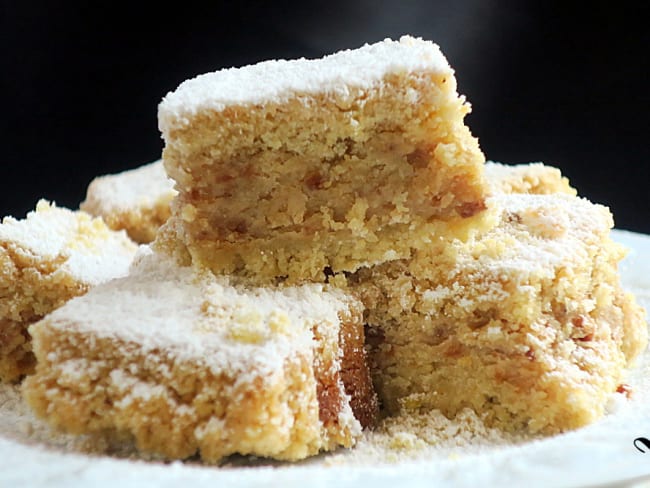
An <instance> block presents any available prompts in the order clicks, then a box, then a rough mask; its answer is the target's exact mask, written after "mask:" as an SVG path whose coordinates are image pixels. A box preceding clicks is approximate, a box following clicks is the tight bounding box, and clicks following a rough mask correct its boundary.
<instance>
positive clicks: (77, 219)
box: [0, 200, 137, 381]
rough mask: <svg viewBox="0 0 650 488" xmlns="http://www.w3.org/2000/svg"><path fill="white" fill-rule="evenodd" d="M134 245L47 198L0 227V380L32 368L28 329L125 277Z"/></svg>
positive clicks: (11, 377) (9, 219) (97, 220)
mask: <svg viewBox="0 0 650 488" xmlns="http://www.w3.org/2000/svg"><path fill="white" fill-rule="evenodd" d="M136 249H137V246H136V245H135V244H134V243H133V242H132V241H131V240H130V239H129V238H128V237H127V236H126V234H125V233H124V232H115V231H112V230H111V229H109V228H108V227H107V226H106V224H105V223H104V222H103V221H102V220H101V219H93V218H92V217H91V216H90V215H88V214H87V213H85V212H79V211H77V212H74V211H71V210H68V209H65V208H58V207H56V206H55V205H54V204H50V203H48V202H46V201H45V200H41V201H39V202H38V204H37V206H36V210H35V211H34V212H30V213H29V214H27V217H26V218H25V219H22V220H16V219H14V218H12V217H5V218H4V219H3V220H2V223H1V224H0V380H2V381H15V380H18V379H19V378H20V377H21V376H23V375H25V374H27V373H30V372H31V371H32V369H33V367H34V355H33V354H32V352H31V351H32V347H31V340H30V336H29V333H28V332H27V327H28V326H29V325H30V324H32V323H33V322H36V321H37V320H39V319H41V318H42V317H43V316H45V315H47V314H48V313H50V312H51V311H52V310H54V309H56V308H58V307H60V306H61V305H63V304H64V303H65V302H66V301H68V300H69V299H71V298H72V297H75V296H78V295H82V294H83V293H85V292H86V291H87V290H88V289H89V288H90V287H92V286H94V285H97V284H99V283H102V282H104V281H107V280H110V279H112V278H115V277H118V276H122V275H125V274H126V273H127V272H128V268H129V265H130V263H131V260H132V258H133V256H134V254H135V251H136Z"/></svg>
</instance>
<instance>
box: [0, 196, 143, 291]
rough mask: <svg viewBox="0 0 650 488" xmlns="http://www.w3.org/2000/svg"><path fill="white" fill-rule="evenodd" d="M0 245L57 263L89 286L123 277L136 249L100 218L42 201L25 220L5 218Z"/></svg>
mask: <svg viewBox="0 0 650 488" xmlns="http://www.w3.org/2000/svg"><path fill="white" fill-rule="evenodd" d="M0 244H2V245H3V246H5V247H10V248H11V249H12V251H13V252H16V253H19V254H21V255H23V256H25V257H26V258H28V259H29V260H33V261H34V262H36V263H42V262H48V261H49V262H55V261H56V262H60V263H61V264H60V265H59V266H58V269H59V270H60V271H64V272H67V273H70V274H71V275H72V276H74V277H75V278H76V279H77V280H79V281H81V282H83V283H86V284H90V285H96V284H98V283H102V282H104V281H107V280H109V279H112V278H115V277H118V276H124V275H125V274H126V273H127V272H128V269H129V266H130V264H131V261H132V259H133V256H134V254H135V252H136V250H137V246H136V244H134V243H133V242H132V241H131V240H130V239H129V238H128V237H127V236H126V234H125V233H124V232H123V231H120V232H116V231H113V230H111V229H109V228H108V227H107V226H106V224H105V223H104V222H103V221H102V220H101V219H93V218H92V217H91V216H90V215H88V214H87V213H85V212H81V211H72V210H68V209H66V208H60V207H57V206H56V205H55V204H53V203H49V202H47V201H45V200H41V201H39V202H38V204H37V205H36V210H35V211H33V212H29V213H28V214H27V217H26V218H25V219H21V220H17V219H15V218H13V217H5V218H4V219H3V220H2V224H0Z"/></svg>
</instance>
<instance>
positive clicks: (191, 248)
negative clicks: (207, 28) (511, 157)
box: [158, 37, 487, 282]
mask: <svg viewBox="0 0 650 488" xmlns="http://www.w3.org/2000/svg"><path fill="white" fill-rule="evenodd" d="M468 111H469V106H468V105H467V104H466V103H465V100H464V98H463V97H461V96H459V95H458V93H457V92H456V80H455V78H454V74H453V70H452V69H451V68H450V67H449V65H448V64H447V62H446V60H445V59H444V57H443V55H442V54H441V53H440V50H439V48H438V46H436V45H435V44H433V43H431V42H426V41H422V40H419V39H414V38H411V37H404V38H402V39H400V41H389V40H386V41H384V42H380V43H377V44H373V45H366V46H364V47H362V48H359V49H357V50H353V51H342V52H340V53H336V54H333V55H331V56H327V57H325V58H323V59H319V60H304V59H302V60H293V61H269V62H264V63H260V64H257V65H254V66H247V67H244V68H236V69H230V70H223V71H218V72H215V73H209V74H206V75H202V76H199V77H197V78H195V79H193V80H189V81H186V82H184V83H183V84H181V85H180V86H179V88H178V89H177V90H176V91H174V92H173V93H170V94H168V95H167V96H166V97H165V98H164V100H163V101H162V102H161V104H160V106H159V112H158V117H159V125H160V129H161V131H162V134H163V137H164V139H165V149H164V151H163V160H164V164H165V168H166V170H167V173H168V174H169V176H170V177H171V178H172V179H174V180H175V182H176V188H177V190H178V191H179V195H178V197H177V198H176V199H175V201H174V202H173V205H172V209H173V210H172V212H173V213H172V217H171V219H172V220H173V221H175V222H172V223H170V224H169V225H170V226H171V227H173V228H174V229H178V230H179V232H165V233H164V234H163V236H164V237H165V238H170V237H173V236H176V238H177V239H178V240H179V241H180V242H178V246H179V247H185V248H187V251H188V253H189V256H190V257H191V259H192V260H193V261H194V262H196V263H198V264H200V265H206V266H207V267H209V268H210V269H212V270H213V271H215V272H217V273H236V274H238V275H245V276H248V277H249V278H250V279H255V280H258V281H262V282H263V281H270V282H272V281H274V280H277V279H282V280H287V281H288V282H299V281H303V280H312V281H318V280H322V279H324V276H323V270H324V269H326V268H329V269H332V270H334V271H354V270H355V269H357V268H358V267H359V266H362V265H365V264H368V263H375V262H382V261H385V260H389V259H396V258H399V257H407V256H409V255H410V253H411V249H412V248H422V247H426V245H427V244H428V243H429V242H430V241H431V239H432V236H437V235H441V234H445V235H449V234H451V235H457V236H459V237H463V236H464V235H465V234H466V233H467V232H468V228H470V227H471V228H476V227H480V226H481V225H483V223H482V210H483V209H484V208H485V197H486V194H487V186H486V184H485V181H484V178H483V162H484V157H483V155H482V153H481V151H480V149H479V146H478V142H477V140H476V139H475V138H474V137H473V136H472V135H471V133H470V131H469V129H468V128H467V127H466V126H465V125H464V123H463V118H464V116H465V115H466V114H467V112H468ZM161 239H162V238H161ZM160 245H161V247H164V248H169V247H173V245H174V244H173V243H171V244H170V243H169V242H167V243H165V242H162V243H160Z"/></svg>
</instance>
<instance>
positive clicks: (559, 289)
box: [337, 193, 647, 434]
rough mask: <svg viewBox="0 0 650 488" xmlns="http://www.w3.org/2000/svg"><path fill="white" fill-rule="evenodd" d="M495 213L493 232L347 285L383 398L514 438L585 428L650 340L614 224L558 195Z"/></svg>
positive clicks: (597, 210)
mask: <svg viewBox="0 0 650 488" xmlns="http://www.w3.org/2000/svg"><path fill="white" fill-rule="evenodd" d="M490 206H491V207H494V208H495V209H496V210H497V212H498V215H499V217H498V220H497V225H496V226H495V227H494V228H493V229H492V230H490V231H488V232H486V233H481V234H477V235H475V236H473V237H472V238H471V239H470V240H468V241H467V242H461V241H458V240H455V241H452V242H451V243H450V244H446V245H441V246H437V247H436V246H432V248H431V249H430V250H428V251H427V250H419V251H418V252H417V253H416V254H415V255H414V256H413V258H411V259H409V260H397V261H393V262H388V263H384V264H381V265H377V266H372V267H366V268H362V269H360V270H358V271H357V272H355V273H354V274H352V275H350V276H348V277H347V285H348V286H349V287H350V288H351V289H352V290H354V291H355V292H356V293H358V294H359V296H360V298H361V300H362V302H363V303H364V305H365V306H366V315H365V320H366V322H367V323H368V326H369V329H368V331H367V340H368V342H369V344H370V346H371V349H370V351H371V352H370V357H371V368H372V370H373V375H374V381H375V386H376V388H377V392H378V395H379V397H380V399H381V401H382V402H383V405H384V407H385V408H386V409H387V410H388V411H389V412H390V413H392V414H395V413H397V412H399V411H401V410H416V411H418V410H428V409H432V408H437V409H440V410H441V411H442V412H443V413H444V414H445V415H447V416H450V417H452V416H454V415H455V414H456V413H458V412H459V411H461V410H462V409H463V408H466V407H470V408H472V409H474V410H475V411H476V412H477V413H478V414H479V415H482V416H483V418H484V420H485V422H486V423H487V424H488V425H493V426H497V427H500V428H503V429H505V430H511V431H515V430H522V429H523V430H527V431H529V432H533V433H537V432H539V433H547V434H548V433H556V432H561V431H565V430H568V429H573V428H577V427H580V426H583V425H586V424H587V423H590V422H592V421H594V420H596V419H597V418H599V417H600V416H601V415H603V413H604V411H605V405H606V403H607V400H608V398H609V396H610V395H611V394H612V393H613V392H615V391H616V389H617V388H618V386H619V385H620V384H621V382H622V381H623V379H624V369H625V368H626V367H627V366H628V365H629V364H630V363H631V362H632V361H633V360H634V358H635V357H636V356H637V355H638V354H639V353H640V352H641V351H642V350H643V349H644V348H645V347H646V343H647V325H646V322H645V317H644V316H645V314H644V311H643V309H641V307H639V306H638V305H637V304H636V303H635V301H634V299H633V298H632V297H631V295H629V294H627V293H625V292H624V291H623V290H622V288H621V285H620V281H619V276H618V271H617V263H618V262H619V260H620V259H621V258H622V257H623V255H624V250H623V249H622V247H621V246H619V245H617V244H615V243H614V242H613V241H612V240H611V239H610V235H609V234H610V228H611V227H612V225H613V222H612V218H611V214H610V213H609V211H608V210H607V209H606V208H605V207H603V206H600V205H595V204H592V203H590V202H588V201H587V200H584V199H580V198H577V197H573V196H570V195H566V194H560V193H558V194H552V195H528V194H511V195H506V194H502V195H497V196H495V197H494V198H493V199H492V200H491V201H490ZM337 279H340V276H339V277H337Z"/></svg>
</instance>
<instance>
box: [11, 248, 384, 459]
mask: <svg viewBox="0 0 650 488" xmlns="http://www.w3.org/2000/svg"><path fill="white" fill-rule="evenodd" d="M30 330H31V333H32V335H33V337H34V343H35V348H34V350H35V354H36V356H37V358H38V364H37V368H36V373H35V374H34V375H33V376H30V377H28V378H27V379H26V380H25V382H24V383H23V391H24V394H25V396H26V398H27V400H28V402H29V403H30V404H31V405H32V407H33V408H34V410H35V411H36V413H37V414H39V415H41V416H44V417H45V418H46V419H47V420H48V421H49V422H50V423H52V424H53V425H54V426H57V427H60V428H63V429H65V430H67V431H70V432H73V433H96V434H101V433H103V434H106V433H111V435H117V436H126V437H132V438H133V439H134V440H135V443H136V445H137V447H138V448H139V449H140V450H142V451H144V452H153V453H155V454H159V455H162V456H164V457H167V458H186V457H188V456H192V455H194V454H195V453H200V456H201V458H202V459H204V460H206V461H209V462H216V461H219V460H220V459H221V458H223V457H224V456H228V455H229V454H233V453H240V454H254V455H258V456H267V457H272V458H277V459H287V460H296V459H301V458H304V457H306V456H309V455H313V454H315V453H317V452H319V451H321V450H330V449H334V448H336V447H338V446H348V447H349V446H351V445H352V444H354V441H355V439H356V438H357V437H358V435H359V434H360V432H361V428H362V426H367V425H369V424H371V423H372V421H373V420H374V416H375V414H376V400H375V397H374V392H373V390H372V386H371V384H370V377H369V372H368V369H367V365H366V362H365V353H364V349H363V325H362V322H361V310H360V305H359V304H358V302H357V301H356V300H354V299H352V298H351V297H349V296H347V295H345V294H344V293H343V292H341V291H339V290H327V289H326V288H324V286H323V285H304V286H300V287H287V288H284V289H270V288H248V287H244V286H243V285H236V284H233V283H230V281H229V279H228V278H226V277H215V276H214V275H212V274H211V273H209V272H198V271H196V270H193V269H191V268H187V267H185V268H181V267H178V266H177V265H176V264H173V263H172V262H171V260H169V259H161V258H160V257H159V256H156V255H148V256H144V257H142V258H141V259H140V260H139V261H138V263H137V264H136V265H135V266H134V269H133V271H132V273H131V274H130V275H129V276H127V277H125V278H122V279H120V280H115V281H113V282H111V283H107V284H105V285H103V286H100V287H96V288H94V289H93V290H91V291H90V292H89V293H88V294H87V295H85V296H83V297H80V298H79V299H76V300H72V301H71V302H69V303H68V304H66V306H64V307H62V308H60V309H58V310H57V311H56V312H54V313H52V314H50V315H49V316H48V317H47V318H45V319H44V320H42V321H40V322H39V323H37V324H35V325H33V326H32V327H31V329H30Z"/></svg>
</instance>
